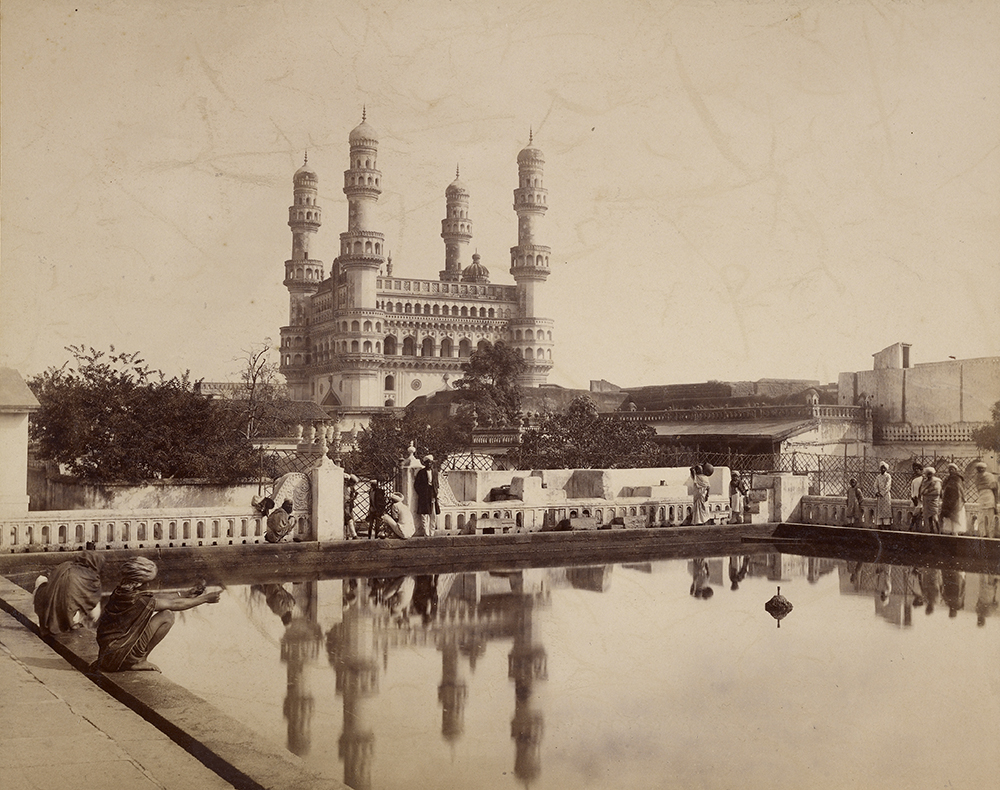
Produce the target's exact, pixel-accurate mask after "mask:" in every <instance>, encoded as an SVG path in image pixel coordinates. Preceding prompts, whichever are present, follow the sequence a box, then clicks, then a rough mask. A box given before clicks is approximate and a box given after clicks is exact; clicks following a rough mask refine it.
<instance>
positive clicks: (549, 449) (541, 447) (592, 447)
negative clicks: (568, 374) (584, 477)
mask: <svg viewBox="0 0 1000 790" xmlns="http://www.w3.org/2000/svg"><path fill="white" fill-rule="evenodd" d="M654 436H655V431H654V430H653V429H652V428H651V427H649V426H648V425H645V424H641V423H634V422H624V421H620V420H609V419H605V418H603V417H601V416H600V414H599V413H598V411H597V407H596V406H595V405H594V402H593V401H592V400H590V398H588V397H586V396H580V397H578V398H575V399H574V400H573V401H572V403H570V405H569V407H568V408H567V410H566V412H565V413H563V414H546V415H545V416H544V417H543V418H542V419H541V421H540V422H539V424H538V425H535V426H533V427H531V428H528V429H527V430H526V431H525V432H524V433H523V434H522V436H521V445H520V447H518V448H517V449H515V450H513V451H512V452H511V460H513V461H514V462H515V464H516V465H517V467H518V468H520V469H615V468H618V469H622V468H637V467H646V466H650V467H651V466H656V465H657V458H658V455H659V448H658V446H657V444H656V442H655V441H654V439H653V437H654Z"/></svg>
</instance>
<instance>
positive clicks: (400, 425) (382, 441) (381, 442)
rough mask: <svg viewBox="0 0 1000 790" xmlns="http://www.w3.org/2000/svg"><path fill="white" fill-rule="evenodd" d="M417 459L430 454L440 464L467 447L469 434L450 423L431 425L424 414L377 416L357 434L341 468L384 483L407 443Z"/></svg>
mask: <svg viewBox="0 0 1000 790" xmlns="http://www.w3.org/2000/svg"><path fill="white" fill-rule="evenodd" d="M411 442H412V443H413V446H414V448H415V449H416V453H417V458H422V457H423V456H425V455H427V454H428V453H430V454H431V455H433V456H434V458H435V460H436V461H437V462H438V463H439V464H440V463H443V462H444V460H445V459H446V458H447V457H448V456H449V455H452V454H453V453H455V452H458V451H461V450H464V449H466V448H467V447H468V443H469V440H468V434H467V433H466V432H464V431H463V430H462V429H461V427H459V426H458V425H456V424H454V423H452V422H441V423H437V424H434V423H431V422H428V420H427V418H426V416H425V415H422V414H420V413H418V412H417V411H415V410H414V409H412V408H407V409H406V411H404V412H403V414H402V415H398V416H397V415H396V414H393V413H384V414H376V415H374V416H373V417H372V418H371V421H370V422H369V424H368V427H367V428H365V429H364V430H362V431H361V432H360V433H359V434H358V441H357V447H356V448H355V449H353V450H351V451H350V452H349V453H347V455H346V456H345V457H344V459H343V462H344V467H345V468H346V469H347V470H348V471H350V472H352V473H353V474H356V475H360V476H361V477H367V478H378V479H381V480H385V479H387V478H390V477H391V476H392V475H393V474H395V470H396V469H398V468H399V464H400V462H401V461H402V460H403V459H404V458H405V457H406V455H407V451H408V449H409V446H410V443H411Z"/></svg>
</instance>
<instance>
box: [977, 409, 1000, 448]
mask: <svg viewBox="0 0 1000 790" xmlns="http://www.w3.org/2000/svg"><path fill="white" fill-rule="evenodd" d="M991 415H992V417H993V419H992V421H991V422H988V423H986V425H983V426H981V427H979V428H975V429H973V431H972V441H974V442H975V443H976V446H977V447H978V448H979V449H980V450H987V451H992V452H994V453H1000V400H998V401H997V402H996V403H994V404H993V409H992V410H991Z"/></svg>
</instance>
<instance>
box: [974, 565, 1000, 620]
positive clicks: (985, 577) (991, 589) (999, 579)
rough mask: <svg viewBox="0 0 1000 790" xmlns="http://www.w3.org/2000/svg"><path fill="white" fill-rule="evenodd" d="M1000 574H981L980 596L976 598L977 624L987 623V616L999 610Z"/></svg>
mask: <svg viewBox="0 0 1000 790" xmlns="http://www.w3.org/2000/svg"><path fill="white" fill-rule="evenodd" d="M998 588H1000V576H995V575H993V574H989V573H980V574H979V597H978V598H977V599H976V625H978V626H984V625H986V618H987V616H989V615H991V614H993V612H995V611H996V610H997V605H998V600H1000V599H998Z"/></svg>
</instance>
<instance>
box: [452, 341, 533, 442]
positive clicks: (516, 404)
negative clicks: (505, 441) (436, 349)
mask: <svg viewBox="0 0 1000 790" xmlns="http://www.w3.org/2000/svg"><path fill="white" fill-rule="evenodd" d="M524 368H525V363H524V360H523V359H522V358H521V357H520V356H519V355H518V353H517V352H516V351H515V350H514V349H513V348H511V347H510V346H508V345H507V344H506V343H504V342H503V341H498V342H497V343H495V344H494V343H485V344H484V345H483V346H482V348H480V349H477V350H476V351H474V352H473V354H472V356H471V357H469V361H468V362H465V363H463V364H462V371H463V373H464V375H463V376H462V378H460V379H459V380H458V381H456V382H455V388H456V389H458V390H460V391H462V392H463V393H464V397H463V400H464V401H465V405H464V408H463V409H462V411H461V417H462V418H463V420H465V421H468V420H470V419H471V411H472V409H475V411H476V416H477V419H478V422H479V424H480V425H484V424H485V425H493V424H499V425H513V424H517V423H518V422H519V421H520V418H521V390H520V387H518V384H517V379H518V376H520V375H521V374H522V373H523V372H524Z"/></svg>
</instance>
